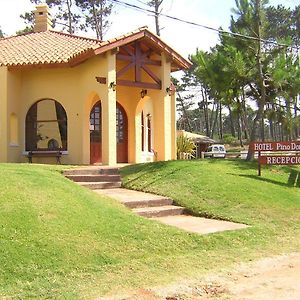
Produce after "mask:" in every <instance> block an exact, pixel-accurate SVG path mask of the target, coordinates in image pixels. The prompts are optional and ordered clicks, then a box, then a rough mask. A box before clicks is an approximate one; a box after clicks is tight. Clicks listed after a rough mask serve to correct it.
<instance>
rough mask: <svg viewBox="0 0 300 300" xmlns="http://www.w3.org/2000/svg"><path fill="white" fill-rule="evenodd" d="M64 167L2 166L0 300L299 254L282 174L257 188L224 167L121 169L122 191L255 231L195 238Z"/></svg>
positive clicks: (103, 288)
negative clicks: (74, 177)
mask: <svg viewBox="0 0 300 300" xmlns="http://www.w3.org/2000/svg"><path fill="white" fill-rule="evenodd" d="M249 167H250V169H249ZM62 168H63V166H42V165H29V164H21V165H20V164H0V183H1V188H0V253H1V255H0V298H1V297H7V298H9V297H11V298H14V299H18V298H19V299H46V298H47V299H53V298H64V299H82V298H84V299H92V298H95V297H98V296H100V295H103V294H106V293H115V292H120V291H121V290H123V289H128V288H135V287H142V286H149V285H157V284H164V283H166V282H169V281H171V280H175V279H176V278H178V277H191V276H193V277H194V276H197V275H201V274H203V273H204V272H208V271H211V270H220V269H222V268H224V267H228V266H230V265H231V264H233V263H235V262H239V261H245V260H249V259H253V258H256V257H260V256H263V255H267V254H268V255H269V254H270V255H271V254H277V253H282V252H288V251H295V250H297V249H299V246H300V239H299V237H300V225H299V219H300V215H299V211H300V197H299V196H300V190H299V188H291V187H289V186H287V185H286V182H287V178H288V173H287V172H288V169H279V168H277V169H274V170H263V177H262V179H258V178H257V176H256V170H255V169H254V166H253V165H248V164H245V163H241V164H237V163H234V162H229V161H213V160H211V161H204V162H200V161H199V162H197V161H195V162H182V161H178V162H167V163H153V164H145V165H136V166H129V167H126V168H125V169H123V171H122V174H123V176H124V182H125V183H126V185H127V186H131V187H132V188H136V189H144V190H148V191H153V192H156V193H160V194H165V195H169V196H172V197H173V198H174V199H175V200H176V201H177V202H178V203H181V204H184V205H186V206H187V207H188V208H189V209H190V210H192V211H193V212H194V213H195V214H200V215H209V216H216V217H218V218H222V219H230V220H235V221H240V222H244V223H247V224H250V225H252V227H251V228H249V229H246V230H240V231H232V232H224V233H218V234H211V235H206V236H200V235H196V234H190V233H186V232H183V231H180V230H177V229H176V228H173V227H169V226H165V225H162V224H159V223H156V222H154V221H151V220H147V219H143V218H140V217H137V216H135V215H133V214H132V213H131V212H130V211H129V210H127V209H126V208H124V207H123V206H122V205H120V204H118V203H117V202H116V201H114V200H111V199H109V198H106V197H101V196H99V195H97V194H96V193H94V192H92V191H89V190H87V189H84V188H81V187H80V186H77V185H76V184H74V183H72V182H70V181H69V180H67V179H65V178H64V177H63V176H62V175H61V174H60V171H61V170H62Z"/></svg>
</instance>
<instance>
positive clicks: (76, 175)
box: [64, 167, 121, 190]
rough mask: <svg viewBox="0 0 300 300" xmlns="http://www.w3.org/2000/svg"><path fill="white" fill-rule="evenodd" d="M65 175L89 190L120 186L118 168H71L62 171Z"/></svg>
mask: <svg viewBox="0 0 300 300" xmlns="http://www.w3.org/2000/svg"><path fill="white" fill-rule="evenodd" d="M64 175H65V177H67V178H68V179H70V180H73V181H74V182H76V183H77V184H79V185H81V186H84V187H86V188H89V189H91V190H98V189H113V188H119V187H121V177H120V174H119V168H99V167H90V168H82V169H71V170H66V171H65V172H64Z"/></svg>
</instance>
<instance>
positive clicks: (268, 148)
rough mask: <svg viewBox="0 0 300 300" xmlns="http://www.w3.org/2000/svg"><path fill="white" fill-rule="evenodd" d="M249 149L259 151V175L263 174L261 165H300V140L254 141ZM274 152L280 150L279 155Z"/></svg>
mask: <svg viewBox="0 0 300 300" xmlns="http://www.w3.org/2000/svg"><path fill="white" fill-rule="evenodd" d="M249 150H250V151H252V152H258V175H259V176H260V175H261V165H300V141H291V142H252V143H250V145H249ZM270 152H272V153H270ZM273 152H278V155H277V154H275V153H273ZM279 152H281V153H279ZM287 152H289V153H287ZM297 152H299V155H297Z"/></svg>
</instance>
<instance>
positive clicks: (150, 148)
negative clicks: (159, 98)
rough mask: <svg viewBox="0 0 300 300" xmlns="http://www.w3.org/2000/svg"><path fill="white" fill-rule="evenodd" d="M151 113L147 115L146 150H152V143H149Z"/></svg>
mask: <svg viewBox="0 0 300 300" xmlns="http://www.w3.org/2000/svg"><path fill="white" fill-rule="evenodd" d="M151 135H152V134H151V115H150V114H148V115H147V136H148V152H151V150H152V144H151V139H152V137H151Z"/></svg>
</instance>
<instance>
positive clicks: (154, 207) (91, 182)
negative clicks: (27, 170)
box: [64, 167, 184, 218]
mask: <svg viewBox="0 0 300 300" xmlns="http://www.w3.org/2000/svg"><path fill="white" fill-rule="evenodd" d="M64 175H65V177H67V178H68V179H70V180H73V181H74V182H76V183H77V184H80V185H81V186H84V187H86V188H89V189H91V190H94V191H95V192H96V193H99V194H102V195H103V194H104V195H107V196H109V197H112V198H115V199H116V200H118V201H120V202H121V203H122V204H124V205H125V206H127V207H128V208H130V209H131V210H132V211H133V212H134V213H136V214H137V215H140V216H143V217H146V218H156V217H166V216H175V215H182V214H183V213H184V208H183V207H181V206H175V205H173V200H172V199H169V198H167V197H163V196H158V195H153V194H149V193H143V192H137V191H132V190H127V189H123V188H121V177H120V174H119V168H109V167H89V168H81V169H73V170H66V171H65V172H64Z"/></svg>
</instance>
